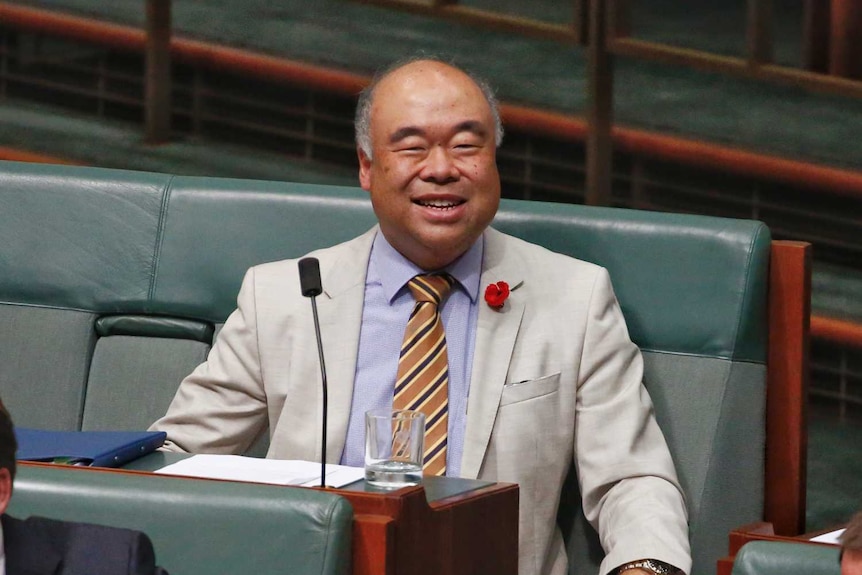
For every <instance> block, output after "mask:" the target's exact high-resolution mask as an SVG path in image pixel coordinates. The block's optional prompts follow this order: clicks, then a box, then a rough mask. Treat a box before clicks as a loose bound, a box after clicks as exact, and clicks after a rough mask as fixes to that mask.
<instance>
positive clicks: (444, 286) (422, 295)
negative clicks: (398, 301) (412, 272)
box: [407, 274, 455, 305]
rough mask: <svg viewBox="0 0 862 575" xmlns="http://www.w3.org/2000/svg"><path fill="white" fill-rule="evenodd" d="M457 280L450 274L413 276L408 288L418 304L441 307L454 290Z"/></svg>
mask: <svg viewBox="0 0 862 575" xmlns="http://www.w3.org/2000/svg"><path fill="white" fill-rule="evenodd" d="M454 282H455V280H454V279H453V278H452V276H450V275H449V274H422V275H418V276H413V278H412V279H411V280H410V281H409V282H407V287H409V288H410V292H411V293H412V294H413V297H414V299H416V301H418V302H430V303H433V304H434V305H440V302H441V301H443V300H444V299H445V298H446V296H447V295H449V290H451V289H452V284H453V283H454Z"/></svg>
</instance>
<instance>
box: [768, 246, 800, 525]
mask: <svg viewBox="0 0 862 575" xmlns="http://www.w3.org/2000/svg"><path fill="white" fill-rule="evenodd" d="M810 313H811V245H810V244H808V243H806V242H790V241H776V242H773V244H772V257H771V259H770V269H769V357H768V364H767V403H766V485H765V490H766V501H765V511H764V519H765V520H766V521H769V522H771V523H773V524H774V526H775V532H776V533H778V534H779V535H797V534H799V533H802V532H803V531H804V530H805V482H806V470H807V467H806V457H807V451H808V449H807V447H808V426H807V420H806V416H807V399H808V345H809V341H808V340H809V318H810Z"/></svg>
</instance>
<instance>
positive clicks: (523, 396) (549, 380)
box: [500, 373, 560, 407]
mask: <svg viewBox="0 0 862 575" xmlns="http://www.w3.org/2000/svg"><path fill="white" fill-rule="evenodd" d="M559 387H560V374H559V373H554V374H552V375H546V376H545V377H540V378H539V379H532V380H526V381H518V382H512V383H507V384H506V385H505V386H504V387H503V395H502V397H500V407H502V406H504V405H509V404H511V403H519V402H522V401H527V400H528V399H535V398H537V397H542V396H544V395H548V394H549V393H554V392H555V391H557V389H558V388H559Z"/></svg>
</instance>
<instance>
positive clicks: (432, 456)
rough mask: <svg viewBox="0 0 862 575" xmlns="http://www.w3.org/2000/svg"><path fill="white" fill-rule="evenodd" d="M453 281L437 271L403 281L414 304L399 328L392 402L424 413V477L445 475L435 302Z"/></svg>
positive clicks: (444, 360)
mask: <svg viewBox="0 0 862 575" xmlns="http://www.w3.org/2000/svg"><path fill="white" fill-rule="evenodd" d="M454 281H455V280H454V279H453V278H452V276H450V275H448V274H441V275H418V276H415V277H414V278H413V279H411V280H410V281H409V282H408V283H407V286H408V287H409V288H410V292H411V293H412V294H413V297H414V299H415V300H416V305H415V306H413V312H412V313H411V314H410V319H409V320H408V321H407V329H406V330H405V331H404V343H402V344H401V355H400V357H399V359H398V377H397V379H396V381H395V396H394V398H393V402H392V405H393V408H394V409H413V410H418V411H421V412H423V413H424V414H425V453H424V458H423V460H424V465H423V470H424V473H425V474H426V475H446V441H447V439H446V436H447V431H448V426H449V358H448V356H447V354H446V333H445V332H444V330H443V322H442V321H441V319H440V310H439V307H438V306H439V304H440V303H441V302H442V301H443V300H444V299H445V298H446V296H447V295H448V294H449V290H450V289H451V288H452V284H453V283H454Z"/></svg>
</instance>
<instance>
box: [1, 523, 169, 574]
mask: <svg viewBox="0 0 862 575" xmlns="http://www.w3.org/2000/svg"><path fill="white" fill-rule="evenodd" d="M13 521H15V522H16V523H17V524H18V525H17V526H16V528H15V531H16V532H17V533H16V535H15V544H16V545H21V546H22V549H23V548H27V549H33V548H34V547H43V548H49V549H51V550H52V551H53V552H54V553H56V554H57V556H59V557H60V561H61V569H60V571H59V572H58V573H60V574H61V575H79V574H80V575H85V574H86V575H152V574H154V573H156V572H157V571H156V565H155V553H154V551H153V544H152V542H151V541H150V538H149V537H147V535H146V534H144V533H142V532H140V531H134V530H132V529H124V528H120V527H109V526H105V525H95V524H91V523H73V522H68V521H58V520H55V519H48V518H45V517H31V518H29V519H27V520H26V521H17V520H13ZM3 528H4V534H5V530H6V521H4V523H3ZM8 553H9V548H8V546H7V554H8ZM28 555H31V557H32V554H31V553H28ZM29 572H33V573H37V572H39V571H28V573H29ZM9 575H15V573H14V572H13V571H11V570H10V571H9Z"/></svg>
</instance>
